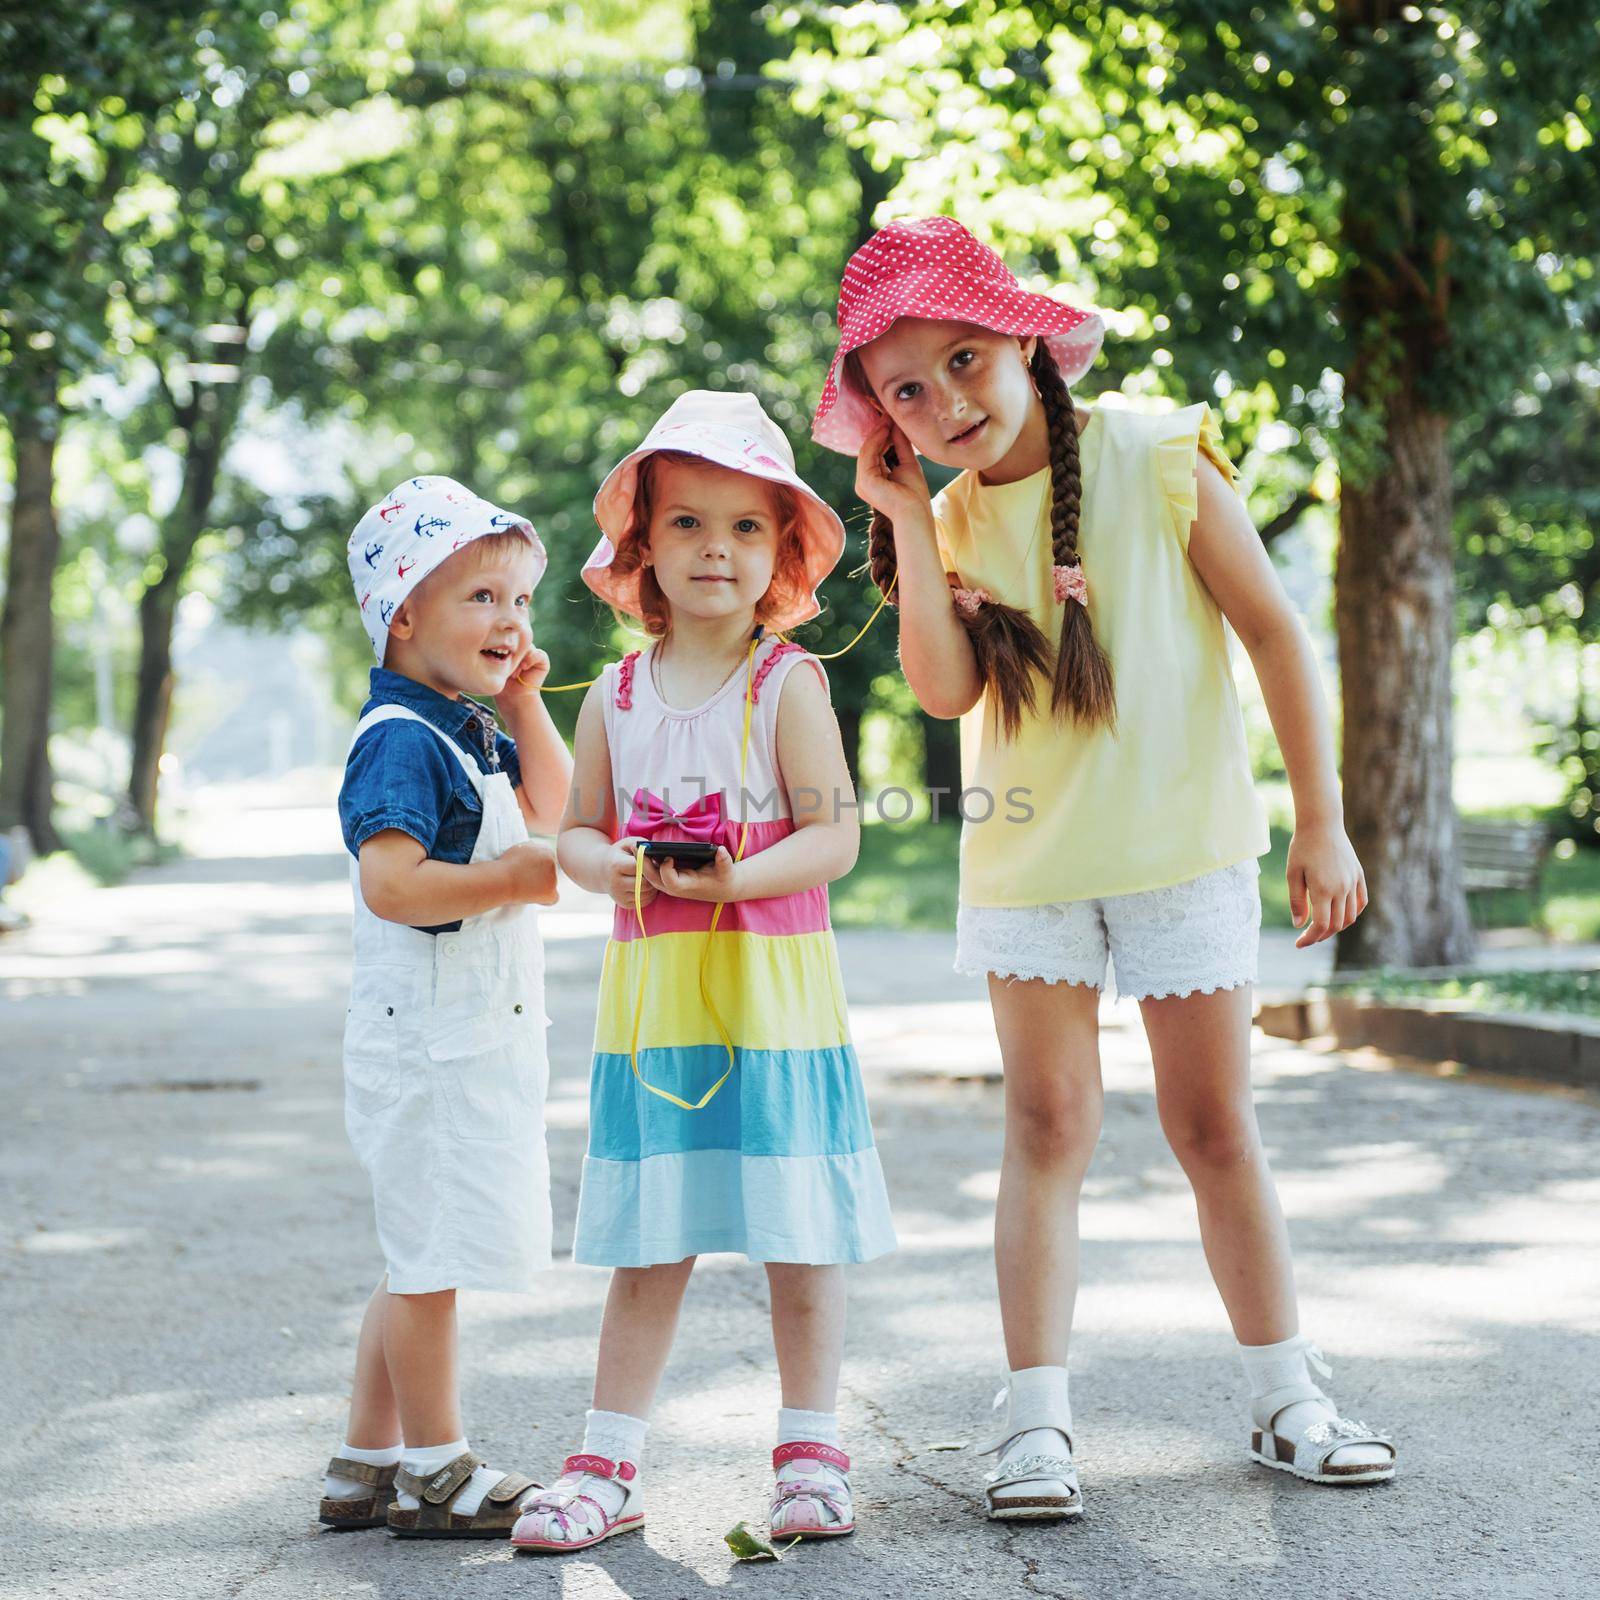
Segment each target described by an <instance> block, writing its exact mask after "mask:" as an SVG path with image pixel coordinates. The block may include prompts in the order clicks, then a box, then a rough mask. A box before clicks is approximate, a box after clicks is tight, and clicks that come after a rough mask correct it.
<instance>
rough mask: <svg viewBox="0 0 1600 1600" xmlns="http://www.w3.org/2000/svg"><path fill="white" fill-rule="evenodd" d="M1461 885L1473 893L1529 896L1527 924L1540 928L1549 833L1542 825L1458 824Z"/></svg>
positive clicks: (1509, 823) (1469, 892)
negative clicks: (1529, 907) (1530, 907)
mask: <svg viewBox="0 0 1600 1600" xmlns="http://www.w3.org/2000/svg"><path fill="white" fill-rule="evenodd" d="M1456 848H1457V851H1458V852H1459V854H1460V858H1461V881H1462V886H1463V887H1464V888H1465V889H1466V891H1467V893H1468V894H1469V895H1474V894H1526V895H1528V896H1529V898H1530V901H1531V905H1532V910H1531V912H1530V915H1529V918H1528V921H1529V923H1530V924H1531V925H1532V926H1533V927H1539V926H1540V920H1541V914H1542V913H1541V906H1540V898H1541V893H1542V888H1543V882H1544V863H1545V858H1546V857H1547V856H1548V855H1549V853H1550V830H1549V829H1548V828H1547V827H1546V826H1545V825H1544V824H1543V823H1542V822H1467V821H1464V820H1459V819H1458V820H1457V822H1456Z"/></svg>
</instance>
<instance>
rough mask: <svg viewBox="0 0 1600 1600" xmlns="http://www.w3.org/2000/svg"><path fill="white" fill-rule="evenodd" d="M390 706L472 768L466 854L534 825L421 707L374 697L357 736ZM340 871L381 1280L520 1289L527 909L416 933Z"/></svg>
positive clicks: (534, 976) (543, 1156) (527, 1162)
mask: <svg viewBox="0 0 1600 1600" xmlns="http://www.w3.org/2000/svg"><path fill="white" fill-rule="evenodd" d="M395 717H403V718H409V719H410V720H412V721H414V722H420V723H422V725H423V726H424V727H426V728H431V729H432V731H433V732H434V733H436V734H438V736H439V738H440V739H441V740H442V741H443V743H444V744H445V745H446V747H447V748H448V749H449V750H450V752H451V754H452V755H454V756H455V758H456V759H457V760H458V761H459V762H460V763H461V766H462V769H463V770H464V771H465V772H466V773H467V775H468V777H469V778H470V779H471V780H472V785H473V787H474V788H475V789H476V790H477V792H478V795H479V798H480V799H481V801H482V804H483V822H482V826H481V827H480V829H479V831H478V842H477V845H476V846H475V848H474V849H473V852H472V859H473V860H474V861H492V860H494V859H495V858H496V857H498V856H499V855H501V854H502V853H503V852H504V851H505V850H507V849H508V848H509V847H510V846H511V845H513V844H518V843H521V842H522V841H523V840H525V839H526V838H527V837H528V830H527V827H526V825H525V824H524V822H523V819H522V812H521V809H520V808H519V807H518V805H517V797H516V795H515V793H514V792H513V791H512V788H511V780H510V778H509V777H508V776H507V775H506V774H505V773H503V772H491V773H484V772H481V771H479V770H478V767H477V765H476V763H475V762H473V761H472V760H471V758H470V757H469V756H468V755H467V754H466V752H465V751H463V750H462V749H460V748H459V746H457V745H456V743H455V742H454V741H453V740H452V739H450V738H448V737H447V736H446V735H445V734H443V733H442V732H440V730H439V729H437V728H434V727H433V724H432V723H430V722H428V721H427V719H426V718H424V717H419V716H417V714H416V713H415V712H413V711H408V710H406V709H405V708H404V707H403V706H396V705H385V706H379V707H378V708H377V709H376V710H374V711H370V712H368V713H367V715H366V716H364V717H363V718H362V719H361V722H360V723H359V725H358V726H357V728H356V732H355V738H356V739H359V738H360V737H361V735H362V734H364V733H365V732H366V731H367V730H368V729H369V728H371V727H373V726H374V725H375V724H377V723H379V722H386V721H388V720H390V719H391V718H395ZM351 744H352V748H353V747H354V740H352V741H351ZM350 882H351V887H352V889H353V890H354V893H355V961H354V972H353V976H352V982H351V989H350V1015H349V1020H348V1021H347V1023H346V1025H345V1036H344V1084H345V1127H346V1129H347V1130H348V1132H349V1135H350V1143H351V1144H352V1145H353V1146H354V1147H355V1152H356V1155H357V1156H358V1157H359V1158H360V1160H361V1164H362V1166H363V1167H365V1168H366V1170H367V1173H368V1175H369V1176H370V1177H371V1179H372V1196H373V1201H374V1203H375V1205H376V1209H377V1219H378V1243H379V1245H380V1246H381V1247H382V1249H383V1254H384V1258H385V1260H386V1261H387V1263H388V1268H389V1289H390V1291H391V1292H392V1293H395V1294H429V1293H432V1292H434V1291H435V1290H440V1289H497V1290H508V1291H516V1292H525V1291H527V1290H528V1289H530V1288H531V1287H532V1280H533V1275H534V1273H536V1272H538V1271H539V1270H540V1269H541V1268H544V1267H548V1266H549V1265H550V1233H551V1227H550V1164H549V1157H548V1155H547V1153H546V1151H545V1133H544V1099H545V1088H546V1085H547V1083H548V1081H549V1075H550V1064H549V1057H548V1055H547V1053H546V1046H545V1027H546V1025H547V1023H548V1021H549V1019H548V1018H547V1017H546V1016H545V1010H544V946H543V944H542V942H541V941H540V938H539V926H538V916H537V913H536V911H535V909H534V908H533V907H532V906H523V905H515V906H502V907H500V908H498V909H497V910H494V911H487V912H484V913H483V914H482V915H480V916H476V917H467V918H466V919H465V920H464V921H463V922H462V924H461V927H460V929H459V930H458V931H457V932H455V933H440V934H431V933H422V932H419V931H418V930H417V929H416V928H408V927H405V926H403V925H402V924H400V923H397V922H385V921H384V920H383V919H382V918H381V917H375V916H374V915H373V914H372V913H371V912H370V911H369V910H368V909H367V907H366V904H365V902H364V901H363V900H362V898H361V872H360V863H359V862H358V861H356V860H355V859H352V860H351V863H350Z"/></svg>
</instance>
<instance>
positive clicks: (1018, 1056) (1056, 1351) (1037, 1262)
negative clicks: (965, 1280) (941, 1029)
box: [989, 977, 1104, 1372]
mask: <svg viewBox="0 0 1600 1600" xmlns="http://www.w3.org/2000/svg"><path fill="white" fill-rule="evenodd" d="M989 999H990V1003H991V1004H992V1006H993V1007H994V1020H995V1031H996V1032H997V1033H998V1035H999V1038H1000V1055H1001V1060H1002V1062H1003V1063H1004V1067H1005V1093H1006V1128H1005V1148H1004V1153H1003V1154H1002V1156H1001V1160H1000V1193H999V1198H998V1200H997V1202H996V1205H995V1214H994V1261H995V1276H996V1278H997V1280H998V1282H999V1286H1000V1319H1001V1322H1002V1324H1003V1326H1004V1328H1005V1340H1006V1361H1007V1363H1008V1365H1009V1366H1010V1368H1011V1370H1012V1371H1014V1372H1015V1371H1020V1370H1021V1369H1023V1368H1026V1367H1042V1366H1050V1367H1064V1366H1065V1365H1066V1363H1067V1343H1068V1339H1069V1336H1070V1334H1071V1330H1072V1311H1073V1305H1074V1303H1075V1301H1076V1299H1077V1293H1078V1194H1079V1191H1080V1189H1081V1188H1082V1187H1083V1179H1084V1174H1085V1173H1086V1172H1087V1171H1088V1170H1089V1161H1090V1158H1091V1157H1092V1156H1093V1154H1094V1147H1095V1142H1096V1140H1097V1139H1098V1138H1099V1136H1100V1112H1101V1106H1102V1104H1103V1100H1104V1096H1103V1093H1102V1090H1101V1086H1100V1040H1099V1015H1100V992H1099V990H1097V989H1091V988H1088V987H1087V986H1085V985H1083V984H1065V983H1046V982H1044V981H1043V980H1042V979H1030V980H1028V981H1026V982H1007V981H1006V980H1004V979H1001V978H996V977H991V978H990V979H989Z"/></svg>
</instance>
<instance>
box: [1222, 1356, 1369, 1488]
mask: <svg viewBox="0 0 1600 1600" xmlns="http://www.w3.org/2000/svg"><path fill="white" fill-rule="evenodd" d="M1310 1344H1311V1341H1310V1340H1309V1339H1308V1338H1306V1336H1305V1335H1304V1334H1299V1333H1297V1334H1295V1335H1294V1337H1293V1338H1290V1339H1280V1340H1279V1341H1278V1342H1277V1343H1276V1344H1242V1345H1240V1346H1239V1364H1240V1365H1241V1366H1242V1367H1243V1368H1244V1376H1245V1381H1246V1382H1247V1383H1248V1384H1249V1385H1250V1399H1251V1400H1252V1402H1253V1401H1256V1400H1260V1399H1261V1398H1262V1397H1263V1396H1265V1395H1269V1394H1271V1393H1272V1391H1273V1390H1274V1389H1283V1388H1287V1387H1288V1386H1289V1385H1291V1384H1298V1383H1309V1384H1311V1385H1312V1386H1313V1387H1314V1388H1316V1390H1317V1393H1318V1394H1319V1395H1322V1398H1321V1399H1320V1400H1296V1401H1295V1402H1294V1403H1293V1404H1292V1405H1287V1406H1285V1407H1284V1408H1283V1409H1282V1410H1281V1411H1279V1412H1278V1413H1277V1415H1276V1416H1275V1417H1262V1416H1259V1415H1257V1413H1256V1409H1255V1407H1254V1405H1252V1407H1251V1415H1252V1417H1254V1418H1255V1420H1256V1425H1257V1426H1258V1427H1263V1428H1264V1427H1267V1426H1269V1425H1270V1426H1271V1428H1272V1429H1273V1431H1274V1432H1276V1433H1280V1434H1282V1435H1283V1437H1284V1438H1285V1439H1291V1440H1298V1439H1299V1438H1300V1436H1301V1434H1303V1433H1304V1432H1305V1431H1306V1429H1307V1428H1309V1427H1310V1426H1311V1425H1312V1424H1313V1423H1316V1422H1331V1421H1333V1419H1334V1418H1335V1417H1337V1416H1338V1415H1339V1413H1338V1411H1337V1410H1336V1409H1335V1407H1334V1404H1333V1402H1332V1401H1331V1400H1330V1399H1329V1398H1328V1397H1327V1395H1325V1394H1322V1390H1321V1388H1320V1386H1318V1385H1317V1384H1316V1382H1315V1380H1314V1379H1313V1377H1312V1375H1311V1367H1310V1364H1309V1363H1308V1362H1307V1360H1306V1350H1307V1349H1308V1348H1309V1347H1310ZM1391 1459H1392V1457H1391V1456H1390V1454H1389V1452H1388V1451H1387V1450H1386V1449H1384V1448H1383V1446H1382V1445H1375V1444H1346V1445H1340V1446H1339V1448H1338V1449H1337V1450H1335V1451H1334V1452H1333V1454H1332V1455H1330V1456H1329V1457H1328V1462H1329V1464H1330V1465H1338V1466H1354V1465H1357V1464H1360V1465H1364V1466H1375V1467H1376V1466H1383V1465H1384V1464H1385V1463H1386V1462H1388V1461H1390V1460H1391Z"/></svg>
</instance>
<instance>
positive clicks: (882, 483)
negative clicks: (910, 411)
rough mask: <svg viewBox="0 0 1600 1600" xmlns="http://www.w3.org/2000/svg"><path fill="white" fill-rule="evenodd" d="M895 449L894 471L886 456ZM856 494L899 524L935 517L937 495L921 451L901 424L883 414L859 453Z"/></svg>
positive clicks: (857, 458)
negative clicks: (933, 493) (920, 458)
mask: <svg viewBox="0 0 1600 1600" xmlns="http://www.w3.org/2000/svg"><path fill="white" fill-rule="evenodd" d="M891 450H892V451H893V452H894V457H895V463H894V470H893V471H891V470H890V469H889V467H888V465H887V463H886V462H885V460H884V457H885V456H886V455H887V454H888V453H889V452H890V451H891ZM856 494H857V495H858V496H859V497H860V498H861V499H862V500H864V501H866V503H867V504H868V505H869V506H871V507H872V509H873V510H874V511H881V512H882V513H883V514H884V516H886V517H887V518H888V519H889V520H890V521H891V522H893V523H896V524H899V523H904V522H908V521H911V520H912V519H914V518H916V517H918V516H922V517H926V518H928V519H929V520H930V521H931V520H932V517H933V497H932V496H931V495H930V494H929V493H928V480H927V479H926V478H925V477H924V476H923V473H922V463H921V462H920V461H918V460H917V452H916V451H915V450H913V449H912V448H911V441H910V440H909V439H908V438H906V436H905V434H904V432H903V431H902V430H901V429H900V428H899V426H898V425H897V424H895V423H894V422H891V421H890V419H889V418H888V417H886V416H883V415H881V414H880V415H879V418H878V424H877V426H876V427H875V428H874V429H873V430H872V432H871V433H869V434H868V435H867V437H866V439H865V441H864V442H863V443H862V446H861V449H860V452H859V453H858V454H857V456H856Z"/></svg>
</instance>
